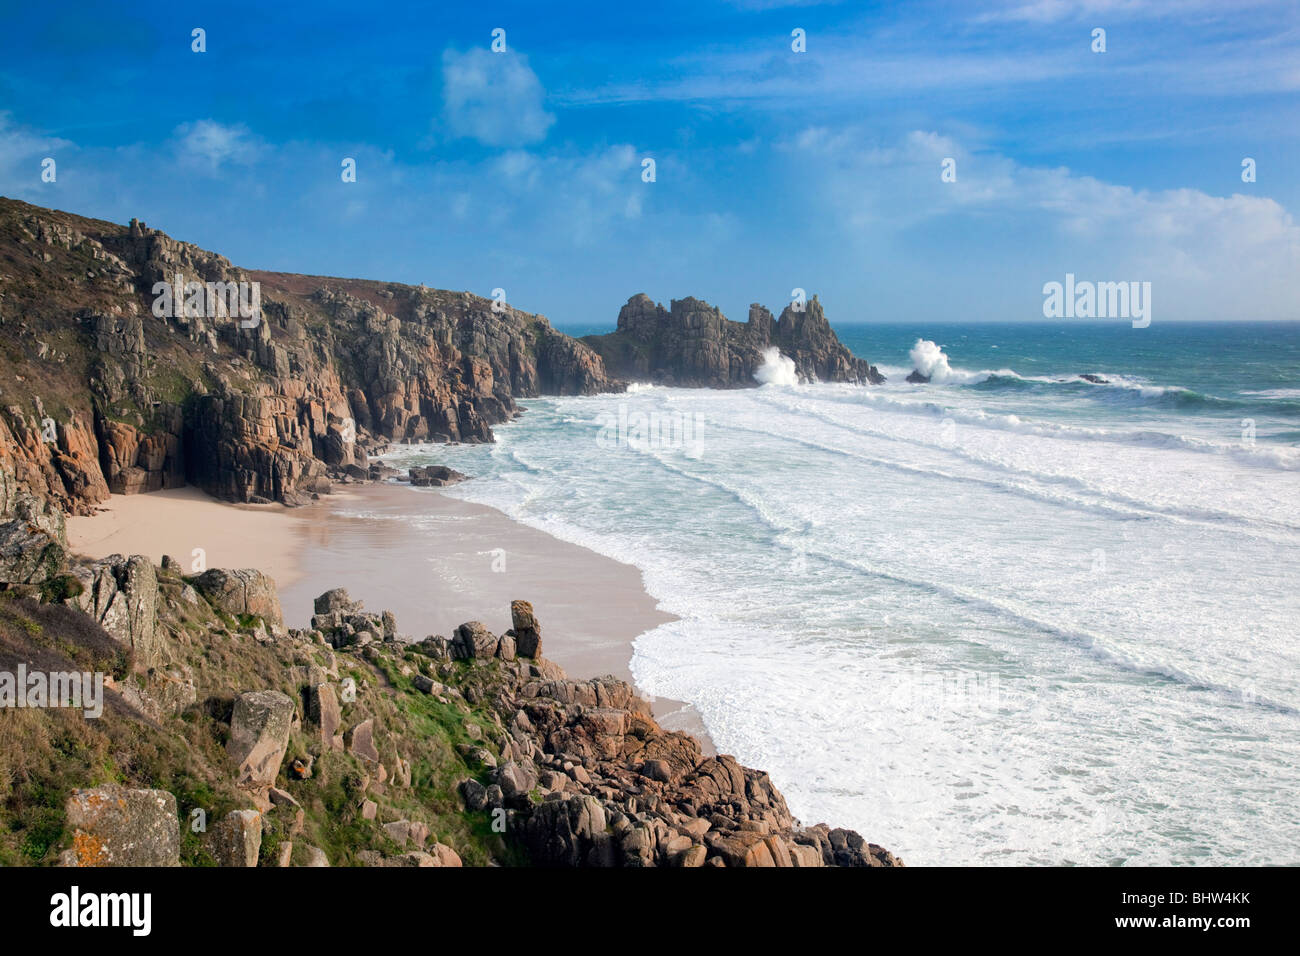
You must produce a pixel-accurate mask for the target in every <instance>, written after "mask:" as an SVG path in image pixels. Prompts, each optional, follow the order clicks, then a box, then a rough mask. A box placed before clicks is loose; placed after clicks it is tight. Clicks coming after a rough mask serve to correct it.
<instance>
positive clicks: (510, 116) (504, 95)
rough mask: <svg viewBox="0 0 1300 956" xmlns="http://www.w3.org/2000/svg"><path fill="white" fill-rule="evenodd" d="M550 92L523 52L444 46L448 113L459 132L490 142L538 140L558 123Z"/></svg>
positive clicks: (513, 143)
mask: <svg viewBox="0 0 1300 956" xmlns="http://www.w3.org/2000/svg"><path fill="white" fill-rule="evenodd" d="M545 96H546V91H545V90H544V89H543V88H542V84H541V81H540V80H538V78H537V74H536V73H534V72H533V71H532V69H531V68H530V67H529V66H528V60H527V58H526V57H524V56H523V55H521V54H518V53H513V52H507V53H492V52H490V51H488V50H485V49H482V48H476V49H472V50H467V51H466V52H464V53H459V52H457V51H456V50H452V49H447V50H444V51H443V54H442V98H443V118H444V119H445V120H446V123H447V127H448V129H449V130H450V131H451V132H452V133H453V134H454V135H455V136H464V137H469V138H471V139H476V140H478V141H479V142H480V143H483V144H484V145H486V146H522V145H526V144H528V143H536V142H539V141H541V140H543V139H545V138H546V133H547V131H548V130H549V129H550V128H551V124H552V123H554V122H555V117H554V116H553V115H552V114H551V113H548V112H547V111H546V108H545V105H544V100H545Z"/></svg>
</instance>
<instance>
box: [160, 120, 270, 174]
mask: <svg viewBox="0 0 1300 956" xmlns="http://www.w3.org/2000/svg"><path fill="white" fill-rule="evenodd" d="M172 135H173V137H174V139H175V143H176V151H177V154H178V155H179V156H180V158H181V160H182V161H183V162H186V163H189V164H191V165H195V166H199V167H202V168H206V169H208V170H210V171H213V172H215V171H216V170H218V169H219V168H221V167H222V166H224V165H226V164H234V165H240V166H247V165H249V164H250V163H252V162H254V161H255V160H256V159H257V158H258V156H259V154H260V153H261V151H262V144H261V142H260V140H258V139H257V137H255V136H254V135H253V134H252V133H251V132H250V131H249V129H248V127H246V126H244V125H243V124H241V123H236V124H234V125H229V126H228V125H225V124H223V123H218V122H217V121H216V120H210V119H204V120H198V121H197V122H194V123H182V124H181V125H180V126H177V127H176V129H175V130H174V131H173V134H172Z"/></svg>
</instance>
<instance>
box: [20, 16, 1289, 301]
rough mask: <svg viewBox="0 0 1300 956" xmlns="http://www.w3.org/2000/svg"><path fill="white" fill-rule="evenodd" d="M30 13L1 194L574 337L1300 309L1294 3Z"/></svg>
mask: <svg viewBox="0 0 1300 956" xmlns="http://www.w3.org/2000/svg"><path fill="white" fill-rule="evenodd" d="M3 2H4V5H5V10H4V12H3V21H4V24H5V30H4V33H3V36H0V194H3V195H5V196H11V197H16V198H20V199H24V200H27V201H29V202H34V203H38V204H41V205H47V206H53V207H56V208H60V209H65V210H68V211H71V212H76V213H80V214H83V215H89V216H95V217H98V218H104V219H110V220H114V221H119V222H125V221H127V220H128V219H130V218H131V217H133V216H136V217H139V218H141V219H144V220H145V221H146V222H148V223H149V224H150V225H152V226H155V227H158V228H161V229H163V230H165V231H166V232H168V233H169V234H171V235H173V236H175V237H177V238H180V239H184V240H187V241H191V242H195V243H198V244H199V245H202V246H205V247H207V248H210V249H213V250H215V251H217V252H220V253H222V254H224V255H226V256H228V257H229V258H231V259H232V260H233V261H234V262H235V263H237V264H239V265H241V266H245V267H248V268H267V269H279V270H285V271H293V272H307V273H315V274H324V275H344V276H360V277H365V278H375V279H389V280H396V281H403V282H410V283H419V282H424V283H426V284H428V285H431V286H437V287H442V288H451V289H468V290H470V291H473V292H476V293H479V294H482V295H489V294H490V293H491V290H492V289H494V288H497V287H500V288H504V289H505V290H506V294H507V297H508V301H509V302H510V303H511V304H512V305H516V306H518V307H520V308H524V309H527V310H530V311H538V312H542V313H543V314H545V315H547V316H548V317H550V318H551V320H552V321H553V322H555V323H557V324H566V325H567V324H592V325H595V324H612V322H613V321H614V318H615V316H616V315H617V313H618V309H619V307H620V305H621V304H622V303H623V302H625V301H626V300H627V298H628V297H629V296H631V295H632V294H634V293H636V292H642V291H644V292H647V293H649V294H650V295H651V296H652V297H654V298H655V299H657V300H661V301H664V302H665V303H666V302H667V300H668V299H670V298H681V297H684V296H687V295H695V296H697V297H700V298H703V299H707V300H709V301H711V302H714V303H716V304H718V305H720V306H721V307H722V308H723V309H724V311H725V312H727V314H728V315H730V316H731V317H732V318H737V319H744V318H745V315H746V312H747V308H748V305H749V303H750V302H754V301H758V302H763V303H764V304H766V305H768V306H769V307H770V308H773V309H774V310H777V309H779V308H780V307H781V306H782V304H783V302H784V301H787V300H788V299H789V296H790V294H791V290H792V289H794V288H796V287H798V288H803V289H806V290H807V292H808V294H810V295H811V294H813V293H817V294H819V295H820V297H821V299H822V301H823V303H824V305H825V306H826V310H827V314H828V316H829V317H830V318H831V320H832V321H833V322H837V323H838V322H853V321H896V320H906V321H909V322H913V321H921V322H924V321H935V322H940V321H942V322H953V321H964V320H970V321H984V320H1002V321H1009V320H1021V319H1028V320H1032V319H1037V320H1042V303H1043V295H1042V287H1043V284H1044V283H1046V282H1050V281H1061V280H1063V278H1064V276H1065V274H1066V273H1067V272H1072V273H1074V274H1075V275H1076V276H1077V277H1078V278H1080V279H1092V280H1096V281H1124V280H1132V281H1150V282H1151V283H1152V288H1153V293H1152V300H1153V301H1152V317H1153V321H1157V322H1161V321H1174V320H1179V319H1201V320H1205V319H1280V318H1291V319H1294V318H1300V225H1298V224H1297V220H1296V213H1297V209H1300V165H1298V163H1297V159H1298V157H1300V149H1298V148H1297V147H1298V146H1300V98H1298V95H1297V94H1300V12H1298V8H1297V5H1296V4H1294V3H1255V2H1251V0H1240V2H1232V3H1226V2H1214V3H1211V2H1204V0H1183V2H1168V3H1154V2H1137V0H1133V2H1121V0H1078V2H1075V0H1011V2H1006V3H1003V2H993V0H972V2H969V3H916V4H907V5H906V6H902V5H899V7H895V6H894V5H877V4H861V3H848V2H843V3H781V2H778V0H751V2H746V0H737V2H730V3H707V2H701V0H694V2H686V3H677V2H671V0H670V2H663V3H660V2H655V3H649V4H622V3H615V4H611V3H608V2H602V3H591V4H588V3H554V4H540V3H537V2H535V0H532V2H527V3H488V2H482V3H474V4H420V3H414V4H383V3H346V4H341V3H319V2H318V3H312V4H310V5H307V4H303V5H297V4H294V3H281V4H257V5H253V4H239V3H234V4H232V3H220V4H215V3H214V4H188V5H187V4H183V3H149V2H144V3H133V4H131V5H130V6H129V7H128V6H126V5H123V6H122V8H121V9H111V8H107V7H108V5H100V4H79V3H64V4H60V5H57V6H54V5H41V4H23V5H18V4H16V3H14V2H12V0H3ZM195 27H201V28H203V29H204V30H205V31H206V44H207V52H205V53H194V52H192V51H191V30H192V29H193V28H195ZM496 28H501V29H504V30H505V31H506V52H504V53H493V52H491V50H490V45H491V42H492V31H493V30H494V29H496ZM796 28H798V29H802V30H804V31H805V33H806V37H807V40H806V46H807V49H806V52H802V53H796V52H794V51H792V49H791V44H792V39H791V31H792V30H794V29H796ZM1095 28H1102V29H1104V30H1105V31H1106V52H1105V53H1096V52H1094V51H1093V50H1092V45H1093V39H1092V31H1093V30H1094V29H1095ZM45 157H52V158H54V159H55V160H56V163H57V180H56V182H53V183H47V182H42V181H41V160H42V159H43V158H45ZM345 157H352V158H354V159H355V160H356V164H357V181H356V182H355V183H344V182H342V181H341V177H340V164H341V162H342V160H343V159H344V158H345ZM647 157H650V158H653V159H654V160H655V163H656V181H655V182H652V183H646V182H643V181H642V175H641V174H642V160H643V159H645V158H647ZM1245 157H1251V158H1253V159H1254V160H1255V161H1256V168H1257V180H1256V182H1254V183H1244V182H1243V181H1242V178H1241V163H1242V160H1243V158H1245ZM948 158H951V159H953V160H955V163H956V181H955V182H943V181H942V179H941V165H942V163H943V161H944V160H945V159H948Z"/></svg>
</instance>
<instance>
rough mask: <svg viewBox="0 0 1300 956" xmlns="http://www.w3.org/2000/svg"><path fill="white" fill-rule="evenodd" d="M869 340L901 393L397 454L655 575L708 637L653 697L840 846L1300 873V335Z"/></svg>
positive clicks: (1110, 330)
mask: <svg viewBox="0 0 1300 956" xmlns="http://www.w3.org/2000/svg"><path fill="white" fill-rule="evenodd" d="M839 331H840V334H841V337H842V339H843V340H844V341H845V342H846V344H848V345H849V346H850V347H851V348H852V349H853V350H854V351H855V352H856V353H857V354H859V355H862V356H864V357H866V358H868V359H869V360H870V361H872V362H873V363H875V364H877V365H878V366H879V367H880V368H881V369H882V370H883V371H885V373H886V374H887V375H888V376H889V379H890V380H889V382H888V383H887V384H885V385H883V386H879V387H873V388H861V387H856V386H846V385H833V384H822V385H787V386H782V385H765V386H763V387H762V388H756V389H749V390H736V391H728V392H718V391H710V390H686V389H666V388H654V387H636V388H634V389H632V390H631V391H630V392H629V393H627V394H625V395H605V396H594V397H589V398H546V399H537V400H531V401H529V402H527V403H525V404H526V405H527V408H528V412H527V414H526V415H524V417H523V418H521V419H520V420H518V421H516V422H514V423H511V424H509V425H506V426H502V427H500V428H498V429H497V436H498V441H497V442H496V443H495V444H493V445H490V446H460V447H445V446H441V447H440V446H428V447H409V448H403V449H401V450H400V451H399V452H398V453H396V454H395V455H394V456H392V457H393V459H394V460H395V461H396V462H397V463H401V464H416V463H426V462H434V461H437V462H445V463H447V464H450V465H452V466H453V467H455V468H458V469H460V470H461V471H464V472H466V473H469V474H471V475H473V476H475V477H474V480H473V481H471V482H467V483H465V484H463V485H459V486H456V487H455V488H454V489H452V492H451V493H453V494H456V495H459V496H462V497H465V498H469V499H472V500H475V501H480V502H483V503H486V504H490V505H493V506H495V507H497V508H500V509H501V510H502V511H504V512H506V513H507V514H510V515H512V516H513V517H515V518H517V519H518V520H520V521H524V522H526V523H529V524H532V525H534V526H536V527H540V528H543V529H545V530H547V531H549V532H551V533H552V534H555V535H557V536H559V537H562V538H565V539H568V540H572V541H576V542H578V543H580V544H583V545H586V546H588V547H591V548H593V549H594V550H597V551H600V552H602V553H604V554H608V555H610V556H612V557H615V558H618V559H620V560H624V561H627V562H629V563H632V564H634V565H636V566H637V567H639V568H640V569H641V570H642V572H643V577H644V580H645V582H646V587H647V589H648V590H649V592H650V593H651V594H652V595H654V597H655V598H656V599H657V600H658V601H659V603H660V604H661V606H662V607H663V608H664V609H666V610H668V611H670V612H672V613H673V614H676V615H678V617H679V618H680V620H677V621H674V622H672V623H670V624H667V625H664V626H662V627H659V628H656V629H655V630H653V631H651V632H649V633H647V634H645V635H642V637H641V638H640V639H639V640H638V641H637V644H636V648H635V654H634V657H633V660H632V670H633V673H634V675H635V676H636V678H637V681H638V684H639V685H640V686H641V687H642V688H643V690H645V691H646V692H648V693H651V694H662V695H664V696H667V697H672V698H674V699H679V700H686V701H690V702H691V703H692V704H694V705H695V706H696V707H697V709H698V710H699V712H700V714H701V715H702V717H703V719H704V721H705V723H706V725H707V727H708V729H709V731H710V734H711V735H712V736H713V738H714V740H715V742H716V743H717V745H718V747H719V749H721V750H722V751H724V752H731V753H734V754H736V755H737V756H738V757H739V758H740V759H741V760H743V761H744V762H746V763H748V764H750V765H753V766H758V767H763V768H764V769H766V770H768V771H769V772H771V774H772V776H773V778H774V780H775V781H776V783H777V784H778V786H780V787H781V789H782V790H783V792H784V793H785V794H786V796H787V799H788V800H789V802H790V805H791V808H792V809H793V810H794V812H795V813H796V814H797V815H799V816H800V817H801V818H802V819H804V820H805V821H807V822H815V821H818V820H826V821H829V822H832V823H835V824H837V825H847V826H852V827H854V828H856V829H858V830H860V831H861V832H862V833H863V834H864V835H866V836H867V837H868V838H869V839H871V840H873V841H875V842H877V843H881V844H883V845H885V846H888V847H890V848H891V849H893V850H895V851H896V852H899V853H901V854H902V855H903V856H904V857H905V858H906V859H907V860H908V862H909V863H920V864H925V863H992V864H999V863H1007V864H1016V863H1034V864H1043V863H1050V864H1059V863H1066V864H1196V863H1290V864H1295V863H1300V849H1298V846H1297V839H1296V836H1297V833H1300V801H1296V799H1295V796H1294V795H1295V793H1296V792H1298V791H1300V648H1298V647H1297V642H1296V635H1297V630H1298V629H1297V626H1296V621H1297V620H1298V619H1300V594H1298V590H1297V586H1296V585H1297V582H1300V445H1298V442H1297V437H1296V436H1297V432H1300V407H1298V406H1297V403H1298V402H1300V334H1298V332H1297V331H1296V330H1293V329H1292V328H1291V327H1288V326H1282V325H1232V326H1228V325H1221V326H1174V325H1172V324H1166V325H1164V326H1160V325H1159V324H1153V325H1152V326H1151V327H1150V328H1148V329H1132V328H1130V327H1128V326H1109V327H1106V326H1082V325H1077V324H1073V325H1069V326H1067V327H1064V328H1062V327H1061V326H1060V325H1052V326H1048V325H1043V326H1023V325H1019V326H1001V327H998V326H967V327H957V326H940V325H933V324H932V325H928V326H924V327H922V326H911V325H909V326H903V325H897V326H886V325H877V326H857V327H852V326H848V327H842V328H841V329H839ZM918 339H923V340H928V341H930V342H933V343H936V344H937V345H939V346H942V352H940V351H939V350H938V349H936V348H927V347H922V348H921V349H920V350H919V351H918V352H917V354H918V356H920V357H921V358H922V359H923V360H925V361H927V362H931V363H933V364H932V367H931V370H932V371H933V372H934V378H933V381H932V383H931V384H929V385H909V384H907V383H905V382H904V381H903V379H904V377H905V375H906V374H907V372H908V371H910V369H911V367H912V364H913V359H912V358H911V357H910V354H909V353H911V352H912V351H913V349H914V347H916V345H917V340H918ZM1083 373H1087V374H1091V375H1095V376H1098V377H1101V378H1103V379H1105V380H1106V382H1105V384H1098V383H1094V382H1088V381H1086V380H1083V379H1081V378H1079V376H1080V374H1083ZM412 499H413V503H412V508H413V509H417V508H418V496H416V495H412ZM412 517H413V520H418V515H415V514H413V516H412ZM593 600H599V595H593ZM535 601H536V603H538V604H539V605H540V606H542V607H544V603H545V596H544V595H543V596H540V597H539V598H535ZM539 613H540V610H539Z"/></svg>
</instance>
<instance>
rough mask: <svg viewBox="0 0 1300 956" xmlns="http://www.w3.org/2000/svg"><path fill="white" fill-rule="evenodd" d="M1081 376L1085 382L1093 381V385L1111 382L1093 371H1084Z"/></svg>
mask: <svg viewBox="0 0 1300 956" xmlns="http://www.w3.org/2000/svg"><path fill="white" fill-rule="evenodd" d="M1079 378H1081V379H1083V380H1084V381H1085V382H1092V384H1093V385H1109V384H1110V381H1109V380H1108V379H1104V378H1102V377H1101V376H1100V375H1094V374H1093V373H1091V372H1084V373H1083V374H1082V375H1080V376H1079Z"/></svg>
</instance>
